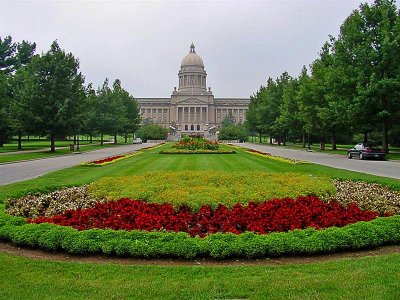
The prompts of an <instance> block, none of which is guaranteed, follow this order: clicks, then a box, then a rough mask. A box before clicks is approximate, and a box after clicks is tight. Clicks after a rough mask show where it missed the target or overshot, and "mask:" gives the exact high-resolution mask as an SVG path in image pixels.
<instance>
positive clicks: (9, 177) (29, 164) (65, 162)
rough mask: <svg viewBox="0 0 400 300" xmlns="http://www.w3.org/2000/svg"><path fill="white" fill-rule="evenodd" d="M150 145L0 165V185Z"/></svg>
mask: <svg viewBox="0 0 400 300" xmlns="http://www.w3.org/2000/svg"><path fill="white" fill-rule="evenodd" d="M150 145H154V144H134V145H123V146H115V147H107V148H104V149H100V150H96V151H91V152H83V153H79V154H71V155H64V156H56V157H49V158H44V159H38V160H30V161H24V162H16V163H12V164H3V165H0V185H5V184H9V183H13V182H18V181H23V180H27V179H32V178H35V177H39V176H41V175H43V174H46V173H49V172H52V171H56V170H60V169H64V168H68V167H72V166H75V165H77V164H80V163H82V162H85V161H91V160H96V159H100V158H105V157H108V156H113V155H117V154H122V153H127V152H131V151H134V150H139V149H141V148H144V147H147V146H150Z"/></svg>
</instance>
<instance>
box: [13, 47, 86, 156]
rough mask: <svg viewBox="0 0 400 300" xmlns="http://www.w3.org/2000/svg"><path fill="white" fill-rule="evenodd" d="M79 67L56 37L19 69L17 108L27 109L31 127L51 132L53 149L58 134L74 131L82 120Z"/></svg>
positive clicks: (26, 113)
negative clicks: (49, 44) (47, 47)
mask: <svg viewBox="0 0 400 300" xmlns="http://www.w3.org/2000/svg"><path fill="white" fill-rule="evenodd" d="M78 69H79V62H78V60H77V59H75V57H74V56H73V55H72V53H65V51H64V50H62V49H61V48H60V46H59V45H58V43H57V42H56V41H54V42H53V43H52V45H51V47H50V50H49V51H48V52H46V53H44V54H43V55H41V56H35V57H34V58H33V59H32V61H31V62H30V63H29V64H28V65H27V67H26V68H22V69H20V70H19V71H20V72H17V73H18V74H17V81H18V84H17V88H16V89H15V94H16V99H17V100H18V101H17V102H16V103H15V106H16V107H17V108H16V110H18V111H21V112H22V111H23V112H24V117H25V120H26V122H29V125H30V127H31V129H32V130H34V131H35V132H40V133H41V134H43V135H48V136H50V139H51V151H52V152H54V151H55V148H54V141H55V139H56V137H57V136H63V135H66V134H71V133H75V132H76V131H77V129H78V128H79V126H80V124H81V117H80V115H81V112H82V110H83V104H84V101H83V100H84V97H85V94H84V88H83V83H84V78H83V76H82V74H81V73H79V72H78Z"/></svg>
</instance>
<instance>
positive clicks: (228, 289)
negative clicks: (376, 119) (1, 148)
mask: <svg viewBox="0 0 400 300" xmlns="http://www.w3.org/2000/svg"><path fill="white" fill-rule="evenodd" d="M164 147H165V148H166V147H169V146H168V145H166V146H162V147H160V148H157V149H153V150H148V151H145V153H144V154H141V155H138V156H133V157H132V158H129V159H125V160H121V161H119V162H117V163H115V164H111V165H108V166H104V167H84V166H76V167H73V168H69V169H65V170H60V171H56V172H52V173H49V174H47V175H44V176H41V177H39V178H35V179H32V180H28V181H24V182H20V183H15V184H10V185H7V186H0V202H2V201H3V200H4V199H6V198H8V197H13V196H18V195H23V194H25V193H27V192H29V191H48V190H54V189H57V188H60V187H62V186H72V185H81V184H84V183H89V182H91V181H93V180H96V179H99V178H101V177H104V176H120V175H131V174H143V173H144V172H148V171H155V170H225V171H230V172H240V171H252V170H257V171H265V172H272V173H282V172H299V173H302V174H309V175H314V176H328V177H339V178H347V179H357V180H366V181H370V182H378V183H381V184H385V185H389V186H391V187H392V188H395V189H398V190H400V181H399V180H396V179H389V178H382V177H377V176H372V175H366V174H361V173H355V172H350V171H344V170H338V169H334V168H329V167H325V166H319V165H314V164H309V165H292V164H288V163H284V162H279V161H275V160H269V159H267V158H264V157H261V156H258V155H253V154H250V153H246V152H245V151H244V150H242V149H235V150H236V151H237V152H238V154H229V155H219V154H203V155H202V154H200V155H182V154H178V155H163V154H158V152H159V151H160V150H162V149H163V148H164ZM0 265H1V269H0V270H1V272H0V286H1V288H0V299H13V298H14V299H37V298H40V299H76V298H78V299H91V298H93V299H107V298H111V299H229V298H230V299H232V298H236V299H238V298H243V299H266V298H268V299H398V298H400V292H399V291H400V273H399V272H398V270H399V267H400V254H391V255H385V256H380V257H367V258H358V259H344V260H340V261H336V262H326V263H313V264H304V265H284V266H126V265H112V264H94V263H92V264H91V263H72V262H53V261H41V260H35V259H27V258H20V257H17V256H14V255H9V254H4V253H0Z"/></svg>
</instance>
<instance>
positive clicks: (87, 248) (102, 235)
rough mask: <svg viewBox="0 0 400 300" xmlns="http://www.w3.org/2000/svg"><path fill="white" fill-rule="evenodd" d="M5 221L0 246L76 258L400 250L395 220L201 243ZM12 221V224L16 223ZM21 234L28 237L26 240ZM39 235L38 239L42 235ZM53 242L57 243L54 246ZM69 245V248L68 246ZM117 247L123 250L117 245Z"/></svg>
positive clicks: (0, 215)
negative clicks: (28, 247)
mask: <svg viewBox="0 0 400 300" xmlns="http://www.w3.org/2000/svg"><path fill="white" fill-rule="evenodd" d="M5 217H6V215H5V214H4V212H3V211H2V210H0V221H1V222H0V224H3V225H0V240H2V241H10V242H14V243H16V242H18V244H19V245H36V246H35V247H42V245H43V244H44V243H43V242H44V239H45V237H46V235H47V236H49V237H51V239H52V241H51V242H49V244H48V245H50V246H49V247H46V249H50V250H63V251H67V252H69V253H80V254H87V253H104V254H111V255H112V254H116V253H117V252H118V254H123V255H129V256H134V257H138V258H139V257H140V258H146V257H166V258H170V257H177V258H193V257H212V258H218V259H226V258H234V257H248V258H256V257H271V256H279V255H306V254H316V253H327V252H334V251H341V250H353V249H361V248H371V247H375V246H381V245H388V244H397V245H399V244H400V216H392V217H384V218H377V219H375V220H372V221H370V222H359V223H355V224H351V225H347V226H345V227H342V228H334V227H332V228H329V229H324V230H316V229H314V228H309V229H305V230H293V231H289V232H283V233H271V234H267V235H258V234H253V233H244V234H240V235H235V234H221V233H219V234H214V235H210V236H207V237H205V238H204V239H201V238H198V237H194V238H192V237H190V236H189V235H188V234H186V233H165V232H146V231H131V232H127V231H114V230H98V229H92V230H88V231H77V230H75V229H72V228H69V227H62V226H56V225H53V224H47V225H45V224H42V225H37V224H35V225H32V224H31V225H29V224H26V223H25V224H21V223H18V222H14V224H13V221H12V220H10V219H8V220H7V221H5V222H4V219H5ZM11 219H16V217H12V218H11ZM17 224H18V225H17ZM33 226H37V228H40V230H38V231H37V235H33V234H32V233H33V231H32V229H31V228H33ZM25 231H27V233H26V234H25ZM35 231H36V230H35ZM40 231H43V233H42V234H41V233H40ZM55 236H58V237H59V240H58V241H57V242H56V240H55ZM128 241H132V242H128ZM352 241H355V242H354V243H353V242H352ZM69 243H72V245H71V246H70V245H69ZM120 243H121V244H122V245H119V244H120ZM51 245H53V246H51Z"/></svg>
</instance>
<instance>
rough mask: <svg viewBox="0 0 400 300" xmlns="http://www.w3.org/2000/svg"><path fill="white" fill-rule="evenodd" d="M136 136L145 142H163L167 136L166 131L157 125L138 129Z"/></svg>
mask: <svg viewBox="0 0 400 300" xmlns="http://www.w3.org/2000/svg"><path fill="white" fill-rule="evenodd" d="M137 136H138V137H139V138H141V139H142V140H143V142H147V140H165V139H166V138H167V136H168V129H167V128H164V127H161V126H159V125H154V124H150V125H144V126H142V127H140V129H139V131H138V132H137Z"/></svg>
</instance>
